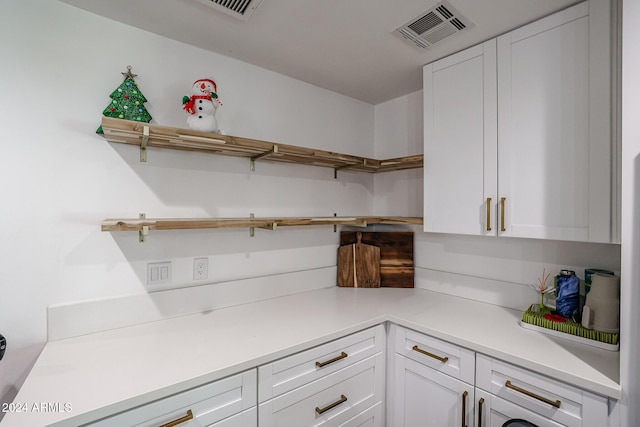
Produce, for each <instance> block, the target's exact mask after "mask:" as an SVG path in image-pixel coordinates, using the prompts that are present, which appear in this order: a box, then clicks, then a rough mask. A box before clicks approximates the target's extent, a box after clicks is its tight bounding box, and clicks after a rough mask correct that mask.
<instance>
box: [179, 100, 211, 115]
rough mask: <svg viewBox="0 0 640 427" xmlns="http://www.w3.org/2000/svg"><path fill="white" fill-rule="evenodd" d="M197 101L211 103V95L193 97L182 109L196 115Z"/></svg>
mask: <svg viewBox="0 0 640 427" xmlns="http://www.w3.org/2000/svg"><path fill="white" fill-rule="evenodd" d="M196 99H206V100H207V101H211V95H191V98H189V101H187V102H186V103H185V104H184V105H183V106H182V108H184V109H185V111H186V112H187V113H189V114H195V113H196V110H195V109H194V107H195V104H196Z"/></svg>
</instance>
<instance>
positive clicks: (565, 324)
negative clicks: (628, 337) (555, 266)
mask: <svg viewBox="0 0 640 427" xmlns="http://www.w3.org/2000/svg"><path fill="white" fill-rule="evenodd" d="M545 315H546V317H545ZM553 316H554V315H553V314H552V313H551V309H550V308H548V307H543V308H540V307H539V305H538V304H532V305H531V306H530V307H529V308H528V309H527V311H525V312H524V313H522V319H521V320H520V326H522V327H523V328H526V329H531V330H534V331H537V332H541V333H543V334H547V335H552V336H555V337H560V338H564V339H568V340H571V341H576V342H579V343H582V344H587V345H591V346H594V347H598V348H602V349H604V350H609V351H618V350H619V349H620V342H619V338H620V334H617V333H610V332H601V331H595V330H593V329H587V328H585V327H584V326H582V325H581V324H579V323H576V322H574V321H573V320H572V319H566V318H564V317H563V318H562V319H563V321H554V320H550V318H551V319H553V318H554V317H553ZM558 317H559V316H558Z"/></svg>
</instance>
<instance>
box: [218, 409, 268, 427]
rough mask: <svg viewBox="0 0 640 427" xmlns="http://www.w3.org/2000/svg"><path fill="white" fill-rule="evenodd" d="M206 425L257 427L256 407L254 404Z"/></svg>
mask: <svg viewBox="0 0 640 427" xmlns="http://www.w3.org/2000/svg"><path fill="white" fill-rule="evenodd" d="M207 427H258V408H257V407H255V406H254V407H253V408H251V409H247V410H246V411H243V412H240V413H239V414H236V415H233V416H231V417H229V418H225V419H224V420H222V421H218V422H217V423H215V424H211V425H209V426H207Z"/></svg>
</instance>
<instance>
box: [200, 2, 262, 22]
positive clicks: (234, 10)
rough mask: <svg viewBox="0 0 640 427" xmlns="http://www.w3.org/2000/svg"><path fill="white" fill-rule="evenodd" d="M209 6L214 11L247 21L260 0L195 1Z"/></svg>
mask: <svg viewBox="0 0 640 427" xmlns="http://www.w3.org/2000/svg"><path fill="white" fill-rule="evenodd" d="M196 1H197V2H199V3H203V4H206V5H208V6H211V7H212V8H214V9H215V10H219V11H221V12H224V13H227V14H229V15H231V16H234V17H236V18H239V19H243V20H245V21H246V20H247V19H249V17H250V16H251V14H252V13H253V12H254V11H255V10H256V9H257V8H258V6H260V3H262V0H196Z"/></svg>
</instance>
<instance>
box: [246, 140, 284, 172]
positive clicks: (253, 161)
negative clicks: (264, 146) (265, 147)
mask: <svg viewBox="0 0 640 427" xmlns="http://www.w3.org/2000/svg"><path fill="white" fill-rule="evenodd" d="M274 154H278V146H277V145H275V144H274V145H273V148H272V149H271V150H269V151H265V152H264V153H262V154H256V155H255V156H252V157H251V163H250V164H249V169H250V170H251V172H255V171H256V160H258V159H262V158H265V157H269V156H272V155H274Z"/></svg>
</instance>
